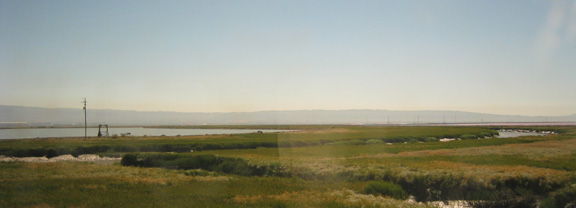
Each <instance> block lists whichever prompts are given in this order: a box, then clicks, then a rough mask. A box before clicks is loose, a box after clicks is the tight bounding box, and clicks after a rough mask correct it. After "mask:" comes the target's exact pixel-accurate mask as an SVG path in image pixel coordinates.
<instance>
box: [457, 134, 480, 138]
mask: <svg viewBox="0 0 576 208" xmlns="http://www.w3.org/2000/svg"><path fill="white" fill-rule="evenodd" d="M460 138H461V139H478V136H477V135H475V134H463V135H460Z"/></svg>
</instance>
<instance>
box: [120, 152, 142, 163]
mask: <svg viewBox="0 0 576 208" xmlns="http://www.w3.org/2000/svg"><path fill="white" fill-rule="evenodd" d="M120 164H122V165H123V166H140V164H138V155H136V154H126V155H124V157H122V160H120Z"/></svg>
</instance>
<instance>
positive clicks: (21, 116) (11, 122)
mask: <svg viewBox="0 0 576 208" xmlns="http://www.w3.org/2000/svg"><path fill="white" fill-rule="evenodd" d="M87 118H88V124H89V125H98V124H108V125H242V124H272V125H274V124H424V123H481V122H574V121H576V114H574V115H569V116H519V115H497V114H485V113H472V112H463V111H427V110H426V111H390V110H293V111H258V112H232V113H184V112H147V111H128V110H102V109H88V111H87ZM83 124H84V111H83V110H82V109H80V108H78V109H73V108H40V107H23V106H6V105H0V127H2V126H19V125H21V126H72V125H79V126H82V125H83Z"/></svg>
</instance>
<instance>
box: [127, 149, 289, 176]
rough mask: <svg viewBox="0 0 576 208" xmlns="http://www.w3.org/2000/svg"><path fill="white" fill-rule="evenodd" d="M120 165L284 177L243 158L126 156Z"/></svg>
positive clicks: (272, 168)
mask: <svg viewBox="0 0 576 208" xmlns="http://www.w3.org/2000/svg"><path fill="white" fill-rule="evenodd" d="M120 163H121V164H122V165H123V166H137V167H160V168H168V169H180V170H190V169H202V170H206V171H217V172H221V173H228V174H235V175H242V176H265V175H270V176H283V175H285V173H283V172H282V171H281V167H280V166H276V165H270V166H257V165H250V164H248V162H246V161H245V160H243V159H241V158H230V157H220V156H215V155H193V156H191V155H178V154H146V155H138V154H126V155H124V157H122V160H121V161H120Z"/></svg>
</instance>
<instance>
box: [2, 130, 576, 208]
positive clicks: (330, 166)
mask: <svg viewBox="0 0 576 208" xmlns="http://www.w3.org/2000/svg"><path fill="white" fill-rule="evenodd" d="M260 127H261V126H260ZM211 128H215V127H211ZM231 128H259V127H254V126H238V127H231ZM266 128H268V129H274V128H280V129H300V131H295V132H284V133H266V134H243V135H211V136H181V137H124V138H116V139H112V138H89V139H87V140H84V139H82V138H76V139H74V138H68V139H25V140H7V141H0V155H8V156H43V154H46V153H47V152H49V153H51V154H53V156H55V155H63V154H85V153H94V154H100V155H106V156H118V157H121V156H124V159H123V160H122V164H124V165H122V164H120V162H118V163H115V164H102V163H91V162H48V163H21V162H0V207H427V206H432V205H427V204H426V203H423V204H419V203H414V202H409V201H407V200H406V196H408V195H410V196H413V197H414V199H415V200H416V201H420V202H428V201H442V200H468V201H470V202H474V203H473V204H474V205H475V206H478V207H536V206H537V204H539V206H541V207H565V206H566V205H570V204H574V203H576V174H575V171H576V128H575V127H553V129H554V130H555V131H556V132H561V133H560V134H556V135H548V136H532V137H518V138H484V137H485V136H489V135H493V134H494V133H495V131H494V129H489V128H483V127H414V126H396V127H383V126H322V125H317V126H267V127H266ZM543 128H546V129H549V128H550V127H542V128H541V129H543ZM463 135H474V136H476V137H480V138H483V139H465V140H456V141H452V142H439V141H437V140H438V139H440V138H460V137H463ZM49 150H50V151H49ZM190 150H194V151H193V152H190ZM128 155H131V158H132V160H130V161H131V163H130V162H126V161H128V159H127V158H128ZM206 155H208V156H206ZM206 158H211V159H210V160H207V159H206ZM214 158H216V159H214ZM199 167H200V168H202V169H197V168H199ZM261 170H266V171H261Z"/></svg>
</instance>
